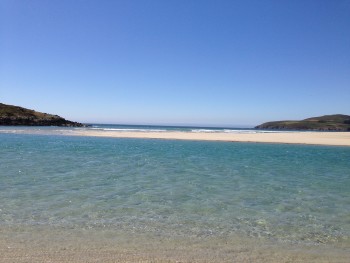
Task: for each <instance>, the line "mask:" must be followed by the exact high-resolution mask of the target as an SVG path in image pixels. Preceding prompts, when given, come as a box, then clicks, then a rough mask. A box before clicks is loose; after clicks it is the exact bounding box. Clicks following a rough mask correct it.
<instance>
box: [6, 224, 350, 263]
mask: <svg viewBox="0 0 350 263" xmlns="http://www.w3.org/2000/svg"><path fill="white" fill-rule="evenodd" d="M0 233H1V234H2V238H0V254H1V256H0V263H5V262H6V263H9V262H16V263H17V262H33V263H34V262H35V263H37V262H77V263H79V262H214V263H215V262H238V263H245V262H269V263H277V262H346V259H347V256H348V255H349V251H348V249H345V248H344V247H343V248H342V247H332V246H331V247H329V246H324V245H298V244H287V243H286V244H283V243H278V244H277V243H275V242H271V241H269V240H263V239H262V240H261V239H259V238H243V237H238V236H236V237H226V238H218V237H210V236H208V237H191V238H184V237H179V236H173V237H159V236H156V235H152V234H137V233H131V232H124V233H123V232H121V231H116V230H112V229H105V230H97V229H95V230H94V229H90V230H87V229H81V230H77V229H74V230H73V229H70V230H68V229H58V228H55V227H52V228H51V227H48V228H47V227H45V228H37V229H36V228H33V229H28V227H23V228H22V227H19V228H18V229H16V230H13V229H12V230H10V229H8V230H4V229H0Z"/></svg>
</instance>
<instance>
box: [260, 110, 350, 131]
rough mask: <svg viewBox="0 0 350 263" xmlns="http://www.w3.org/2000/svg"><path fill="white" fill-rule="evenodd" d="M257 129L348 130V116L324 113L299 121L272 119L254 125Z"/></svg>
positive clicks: (349, 118) (349, 122)
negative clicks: (323, 114)
mask: <svg viewBox="0 0 350 263" xmlns="http://www.w3.org/2000/svg"><path fill="white" fill-rule="evenodd" d="M255 128H257V129H274V130H275V129H279V130H314V131H350V116H349V115H343V114H334V115H325V116H321V117H313V118H308V119H305V120H301V121H272V122H266V123H263V124H261V125H258V126H256V127H255Z"/></svg>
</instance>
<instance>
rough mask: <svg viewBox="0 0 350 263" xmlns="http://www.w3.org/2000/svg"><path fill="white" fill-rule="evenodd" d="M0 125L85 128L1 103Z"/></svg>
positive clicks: (45, 114)
mask: <svg viewBox="0 0 350 263" xmlns="http://www.w3.org/2000/svg"><path fill="white" fill-rule="evenodd" d="M0 125H11V126H13V125H16V126H18V125H25V126H66V127H83V126H85V125H84V124H81V123H78V122H73V121H68V120H66V119H64V118H62V117H60V116H57V115H52V114H47V113H42V112H38V111H34V110H29V109H25V108H22V107H18V106H12V105H6V104H3V103H0Z"/></svg>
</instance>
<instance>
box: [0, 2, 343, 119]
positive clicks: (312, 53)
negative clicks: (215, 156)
mask: <svg viewBox="0 0 350 263" xmlns="http://www.w3.org/2000/svg"><path fill="white" fill-rule="evenodd" d="M0 102H3V103H6V104H13V105H19V106H23V107H27V108H31V109H35V110H38V111H43V112H47V113H53V114H58V115H60V116H63V117H65V118H67V119H71V120H74V121H81V122H95V123H125V124H130V123H131V124H194V125H223V126H253V125H257V124H260V123H261V122H265V121H270V120H281V119H303V118H307V117H312V116H319V115H324V114H334V113H343V114H350V0H314V1H313V0H289V1H287V0H241V1H235V0H227V1H226V0H211V1H206V0H198V1H195V0H158V1H157V0H110V1H108V0H94V1H89V0H84V1H80V0H73V1H72V0H41V1H40V0H30V1H29V0H20V1H19V0H1V1H0Z"/></svg>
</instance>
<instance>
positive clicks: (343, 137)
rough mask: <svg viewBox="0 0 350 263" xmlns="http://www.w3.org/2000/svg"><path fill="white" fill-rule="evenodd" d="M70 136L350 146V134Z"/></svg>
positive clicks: (94, 133) (106, 133)
mask: <svg viewBox="0 0 350 263" xmlns="http://www.w3.org/2000/svg"><path fill="white" fill-rule="evenodd" d="M72 135H79V136H96V137H115V138H147V139H175V140H201V141H229V142H256V143H291V144H313V145H334V146H350V132H271V133H224V132H216V133H205V132H202V133H195V132H172V131H169V132H125V131H94V130H77V131H74V132H73V133H72Z"/></svg>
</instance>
